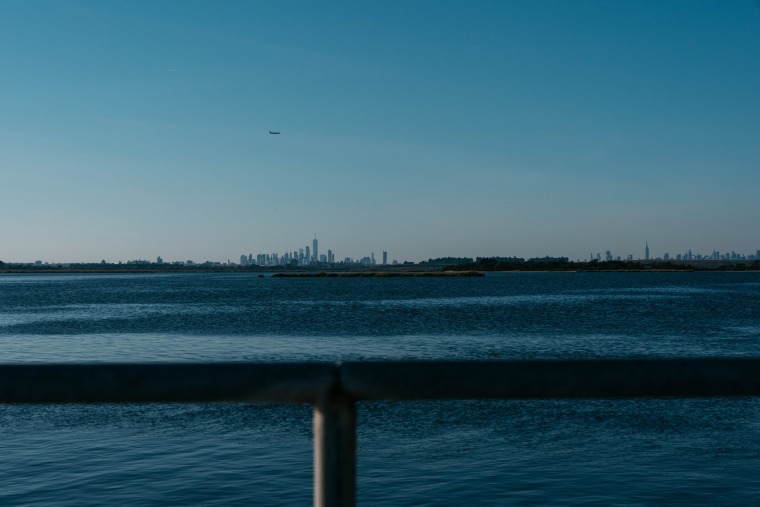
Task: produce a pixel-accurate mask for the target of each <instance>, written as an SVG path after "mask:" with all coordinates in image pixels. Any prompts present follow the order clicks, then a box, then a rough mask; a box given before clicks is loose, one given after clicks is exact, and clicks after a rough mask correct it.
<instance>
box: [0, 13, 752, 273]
mask: <svg viewBox="0 0 760 507" xmlns="http://www.w3.org/2000/svg"><path fill="white" fill-rule="evenodd" d="M269 130H279V131H281V132H282V134H281V135H279V136H273V135H269V134H268V131H269ZM759 163H760V6H759V5H758V3H756V2H752V1H740V0H736V1H710V2H705V1H697V0H694V1H663V0H658V1H639V0H631V1H607V0H600V1H573V2H569V1H540V0H539V1H506V0H499V1H493V2H482V1H468V2H464V1H457V2H443V1H437V0H436V1H419V2H406V1H389V2H349V1H346V2H329V1H324V2H287V1H271V0H268V1H262V2H254V1H243V0H240V1H213V2H212V1H203V2H200V1H186V0H177V1H162V2H154V1H136V0H130V1H121V2H117V1H97V0H95V1H79V0H49V1H42V0H3V1H2V2H0V212H1V213H2V218H1V219H0V260H4V261H11V262H27V261H33V260H36V259H40V260H43V261H47V262H70V261H100V260H101V259H105V260H107V261H110V262H118V261H119V260H124V261H126V260H129V259H138V258H139V259H150V260H153V259H155V258H156V256H158V255H161V256H162V257H163V258H164V259H165V260H185V259H193V260H196V261H204V260H219V261H226V260H227V259H228V258H229V259H232V260H237V258H238V257H239V255H240V254H243V253H245V254H247V253H250V252H252V253H254V254H256V253H263V252H280V253H281V252H284V251H286V250H290V251H292V250H294V249H297V248H299V247H303V246H305V245H307V244H310V242H311V239H312V238H313V235H314V233H317V235H318V237H319V239H320V247H321V249H322V250H326V249H327V248H332V249H333V251H334V252H335V254H336V256H337V257H338V258H340V259H342V258H343V257H345V256H350V257H360V256H364V255H369V253H370V252H373V251H374V252H375V255H376V257H379V256H380V254H381V252H382V250H387V251H388V252H389V257H390V258H391V259H394V258H395V259H398V260H413V261H417V260H424V259H427V258H429V257H437V256H443V255H447V256H448V255H454V256H490V255H502V256H511V255H517V256H523V257H531V256H543V255H557V256H559V255H563V256H568V257H570V258H572V259H575V258H586V257H588V254H589V253H590V252H602V254H603V253H604V251H605V250H607V249H609V250H612V252H613V254H614V255H627V254H629V253H631V254H634V255H635V256H637V257H638V256H643V250H644V242H645V241H648V242H649V245H650V247H651V249H652V255H662V253H663V252H666V251H667V252H670V253H671V254H675V253H679V252H683V251H685V250H686V249H692V250H694V251H695V252H696V251H701V252H704V253H707V252H711V251H712V249H713V248H717V249H720V250H731V249H733V250H736V251H741V252H744V253H754V252H755V251H756V250H757V249H760V218H759V217H760V197H759V194H760V167H758V166H759V165H760V164H759Z"/></svg>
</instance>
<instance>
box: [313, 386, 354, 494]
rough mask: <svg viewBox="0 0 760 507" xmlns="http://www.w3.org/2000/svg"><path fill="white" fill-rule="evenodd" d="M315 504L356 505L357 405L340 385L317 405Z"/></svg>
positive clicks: (315, 427)
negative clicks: (342, 390) (341, 389)
mask: <svg viewBox="0 0 760 507" xmlns="http://www.w3.org/2000/svg"><path fill="white" fill-rule="evenodd" d="M314 505H315V507H337V506H339V507H353V506H355V505H356V402H355V401H354V400H353V399H352V398H351V397H349V396H347V395H346V394H345V393H343V392H341V391H340V389H339V388H338V387H337V386H334V387H333V388H331V389H329V390H327V391H326V392H323V393H322V394H320V395H319V397H318V398H317V400H316V402H315V404H314Z"/></svg>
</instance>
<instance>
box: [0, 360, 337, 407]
mask: <svg viewBox="0 0 760 507" xmlns="http://www.w3.org/2000/svg"><path fill="white" fill-rule="evenodd" d="M336 374H337V369H336V366H335V364H325V363H323V364H319V363H297V364H294V363H207V364H187V363H148V364H81V363H75V364H5V365H0V403H135V402H138V403H150V402H221V401H269V402H312V401H313V400H315V399H316V397H317V396H318V394H319V393H321V392H323V391H324V390H326V389H327V388H328V387H329V386H331V385H334V383H335V379H336Z"/></svg>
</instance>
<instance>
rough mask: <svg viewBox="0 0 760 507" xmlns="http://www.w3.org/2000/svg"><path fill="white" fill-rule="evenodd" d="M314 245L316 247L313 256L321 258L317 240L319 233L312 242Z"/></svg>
mask: <svg viewBox="0 0 760 507" xmlns="http://www.w3.org/2000/svg"><path fill="white" fill-rule="evenodd" d="M311 244H312V246H313V247H314V253H313V255H312V258H313V259H314V260H315V261H317V260H319V242H318V241H317V235H316V234H315V235H314V241H312V242H311Z"/></svg>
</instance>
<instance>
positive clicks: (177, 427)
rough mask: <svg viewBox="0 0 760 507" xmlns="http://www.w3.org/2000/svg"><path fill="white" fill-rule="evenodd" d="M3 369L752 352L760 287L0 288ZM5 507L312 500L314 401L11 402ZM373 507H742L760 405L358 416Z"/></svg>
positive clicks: (526, 277) (576, 280)
mask: <svg viewBox="0 0 760 507" xmlns="http://www.w3.org/2000/svg"><path fill="white" fill-rule="evenodd" d="M0 354H2V361H3V362H6V363H8V362H127V361H129V362H146V361H193V362H198V361H224V362H229V361H336V360H362V359H372V360H377V359H513V358H594V357H696V356H758V355H760V274H755V273H743V274H741V273H510V274H494V275H489V276H486V277H484V278H390V279H374V278H314V279H298V278H285V279H283V278H269V277H265V278H258V277H257V276H256V275H247V274H245V275H242V274H241V275H229V274H182V275H177V274H170V275H114V276H110V275H56V276H40V275H36V276H35V275H3V276H0ZM0 431H2V440H0V453H2V459H1V460H0V503H2V504H3V505H50V504H59V505H101V504H105V503H110V504H114V503H116V504H130V505H190V504H194V505H234V504H244V503H245V504H250V503H252V502H255V503H258V504H263V505H304V504H308V503H309V502H310V501H311V474H312V468H311V467H312V464H311V459H312V455H311V453H312V449H311V445H312V443H311V407H310V406H308V405H270V404H255V405H246V404H218V405H217V404H197V405H88V406H69V405H67V406H63V405H45V406H0ZM358 436H359V471H358V487H359V494H358V495H359V502H360V504H362V505H447V504H461V503H464V502H468V503H471V504H476V505H502V504H504V503H507V502H510V503H512V504H515V505H536V504H570V505H573V504H574V505H589V504H595V505H609V504H615V505H651V504H666V503H667V504H679V505H695V504H696V505H746V504H749V503H754V502H755V501H756V499H757V498H758V497H760V474H758V470H759V469H760V402H759V401H758V400H755V399H737V400H727V399H695V400H648V401H642V400H622V401H531V402H524V401H521V402H490V401H489V402H485V401H466V402H419V403H409V402H405V403H363V404H360V406H359V430H358Z"/></svg>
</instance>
